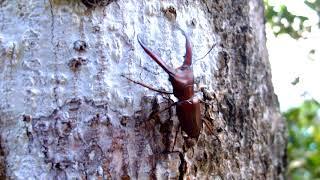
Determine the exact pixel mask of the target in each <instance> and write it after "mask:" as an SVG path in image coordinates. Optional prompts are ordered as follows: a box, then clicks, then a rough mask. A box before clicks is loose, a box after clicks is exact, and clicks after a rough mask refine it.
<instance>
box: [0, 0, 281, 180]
mask: <svg viewBox="0 0 320 180" xmlns="http://www.w3.org/2000/svg"><path fill="white" fill-rule="evenodd" d="M83 1H85V0H83ZM88 2H89V0H87V1H86V2H85V4H86V5H87V7H86V6H85V5H84V4H83V3H82V2H81V1H80V0H48V1H11V0H0V78H1V82H0V87H1V89H0V90H1V93H0V127H1V138H0V179H5V178H6V179H26V178H29V179H87V178H88V179H169V178H170V179H172V178H173V179H203V178H205V177H206V178H207V179H283V178H284V171H285V169H284V168H285V145H286V141H285V140H286V139H285V133H284V132H285V128H284V121H283V120H282V118H281V115H280V113H279V109H278V104H277V98H276V96H275V94H274V92H273V87H272V83H271V73H270V65H269V62H268V56H267V50H266V45H265V41H266V40H265V31H264V17H263V3H262V1H260V0H241V1H240V0H238V1H236V0H234V1H230V0H226V1H212V0H210V1H209V0H208V1H207V0H202V1H178V0H173V1H155V0H154V1H135V0H126V1H125V0H117V1H110V2H106V0H105V1H104V2H105V3H97V4H90V3H88ZM177 27H180V28H181V29H184V30H185V32H186V34H187V35H188V36H189V37H190V41H191V43H192V45H193V59H194V63H193V71H194V75H195V77H196V78H195V82H196V85H195V88H196V89H198V91H197V95H198V96H199V97H201V99H202V100H203V101H205V102H206V103H205V104H203V105H202V117H203V118H204V119H206V120H207V121H208V122H210V123H211V125H209V126H204V125H203V128H202V131H201V134H200V136H199V138H198V139H197V140H196V139H192V138H188V137H187V135H186V134H185V132H183V131H182V132H181V131H178V133H176V132H177V130H178V129H179V121H178V119H177V117H176V113H175V108H174V107H172V108H171V109H170V110H168V111H165V112H162V113H155V112H158V111H160V110H161V109H164V108H166V107H167V106H169V105H170V104H171V103H172V101H173V100H175V101H176V99H175V98H174V97H173V96H168V95H163V94H159V93H155V92H153V91H150V90H149V89H147V88H144V87H142V86H139V85H137V84H134V83H131V82H129V81H128V80H127V79H125V78H124V77H122V76H121V75H124V74H125V75H126V76H128V77H130V78H132V79H135V80H137V81H141V82H144V83H146V84H149V85H152V86H154V87H155V88H157V89H164V90H167V91H172V88H171V84H170V83H169V81H168V77H167V75H166V73H165V72H164V71H163V70H162V69H161V68H160V67H159V66H158V65H157V64H156V63H155V62H153V61H152V60H151V59H150V57H148V56H147V55H146V53H145V52H144V51H143V49H142V48H141V47H140V46H139V44H138V42H137V38H136V37H137V35H138V34H140V36H141V38H142V39H143V41H144V42H145V43H146V44H147V46H149V47H150V48H151V49H153V51H154V52H155V53H157V54H158V55H159V56H161V57H162V59H164V61H165V62H167V63H168V64H169V65H170V66H173V67H178V66H179V65H181V63H182V61H183V55H184V53H185V45H184V43H185V41H184V37H183V36H182V35H181V32H180V31H178V30H177V29H178V28H177ZM212 45H214V47H213V49H212V50H211V51H210V52H209V54H208V55H207V56H205V58H201V57H202V56H203V55H204V54H206V53H207V52H208V51H209V50H210V48H211V47H212ZM197 59H198V60H197ZM200 87H202V88H200ZM200 89H201V91H200ZM152 112H153V113H152ZM209 127H211V128H212V130H213V133H210V131H209ZM176 134H177V136H176ZM175 136H176V143H175V145H174V139H175ZM172 149H173V150H172Z"/></svg>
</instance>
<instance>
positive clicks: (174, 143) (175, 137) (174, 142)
mask: <svg viewBox="0 0 320 180" xmlns="http://www.w3.org/2000/svg"><path fill="white" fill-rule="evenodd" d="M180 127H181V126H180V124H179V125H178V129H177V131H176V135H175V136H174V141H173V146H172V149H171V152H174V151H173V150H174V146H175V145H176V140H177V136H178V132H179V131H180Z"/></svg>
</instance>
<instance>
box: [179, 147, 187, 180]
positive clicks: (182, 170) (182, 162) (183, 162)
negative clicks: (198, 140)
mask: <svg viewBox="0 0 320 180" xmlns="http://www.w3.org/2000/svg"><path fill="white" fill-rule="evenodd" d="M179 157H180V165H179V178H178V179H179V180H183V176H184V174H185V165H186V160H185V159H184V155H183V153H182V152H179Z"/></svg>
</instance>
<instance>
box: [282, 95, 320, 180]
mask: <svg viewBox="0 0 320 180" xmlns="http://www.w3.org/2000/svg"><path fill="white" fill-rule="evenodd" d="M319 112H320V104H319V103H318V102H316V101H314V100H308V101H305V102H304V103H303V104H302V105H301V106H300V107H297V108H293V109H291V110H289V111H288V112H286V113H284V116H285V117H286V119H287V125H288V132H289V139H288V141H289V142H288V147H287V148H288V149H287V153H288V161H289V165H288V177H289V179H293V180H294V179H297V180H298V179H299V180H300V179H320V118H319V115H320V114H319Z"/></svg>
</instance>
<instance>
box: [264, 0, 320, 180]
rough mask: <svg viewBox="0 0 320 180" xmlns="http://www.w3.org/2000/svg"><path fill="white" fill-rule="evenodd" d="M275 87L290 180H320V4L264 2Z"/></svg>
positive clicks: (309, 0)
mask: <svg viewBox="0 0 320 180" xmlns="http://www.w3.org/2000/svg"><path fill="white" fill-rule="evenodd" d="M264 3H265V18H266V32H267V47H268V52H269V60H270V63H271V69H272V81H273V84H274V88H275V93H276V94H277V96H278V100H279V103H280V110H281V112H282V114H283V116H284V117H285V118H286V122H287V131H288V146H287V152H288V154H287V156H288V157H287V159H288V165H287V166H288V170H287V173H288V174H287V175H288V179H299V180H300V179H320V104H319V102H320V83H319V82H318V78H319V77H320V0H264Z"/></svg>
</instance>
